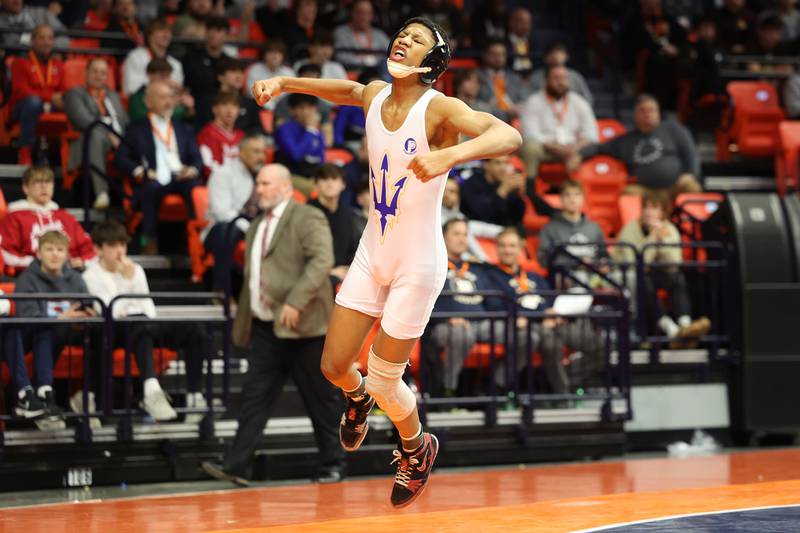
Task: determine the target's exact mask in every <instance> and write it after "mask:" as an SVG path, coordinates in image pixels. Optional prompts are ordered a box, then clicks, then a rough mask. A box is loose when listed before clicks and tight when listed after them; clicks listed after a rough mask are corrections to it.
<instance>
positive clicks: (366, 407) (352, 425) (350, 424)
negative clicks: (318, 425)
mask: <svg viewBox="0 0 800 533" xmlns="http://www.w3.org/2000/svg"><path fill="white" fill-rule="evenodd" d="M373 405H375V398H373V397H372V396H370V395H369V394H367V393H366V392H365V393H364V398H363V399H361V401H358V402H357V401H355V400H353V399H352V398H350V397H349V396H348V397H347V408H346V409H345V411H344V413H343V414H342V421H341V422H339V443H340V444H341V445H342V448H344V449H345V450H347V451H348V452H354V451H356V450H357V449H358V447H359V446H361V443H362V442H364V437H366V436H367V431H369V422H368V421H367V415H369V412H370V411H371V410H372V406H373Z"/></svg>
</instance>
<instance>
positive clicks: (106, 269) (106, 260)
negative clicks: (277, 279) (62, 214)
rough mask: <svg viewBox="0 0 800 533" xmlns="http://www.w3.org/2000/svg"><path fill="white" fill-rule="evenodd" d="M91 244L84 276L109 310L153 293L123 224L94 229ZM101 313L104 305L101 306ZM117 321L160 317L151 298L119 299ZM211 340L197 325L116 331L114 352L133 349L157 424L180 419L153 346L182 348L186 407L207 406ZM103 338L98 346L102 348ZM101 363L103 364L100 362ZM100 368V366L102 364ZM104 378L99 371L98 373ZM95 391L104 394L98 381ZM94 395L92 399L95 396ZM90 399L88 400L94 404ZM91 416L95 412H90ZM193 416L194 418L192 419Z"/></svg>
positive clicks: (139, 326)
mask: <svg viewBox="0 0 800 533" xmlns="http://www.w3.org/2000/svg"><path fill="white" fill-rule="evenodd" d="M92 241H93V242H94V245H95V249H96V250H97V257H98V261H97V262H96V263H94V264H93V265H92V266H90V267H89V268H87V269H86V271H85V272H84V273H83V281H84V282H85V283H86V286H87V287H88V291H89V292H90V293H91V294H92V295H93V296H97V297H98V298H100V300H102V301H103V303H104V304H106V305H109V304H110V303H111V300H113V299H114V298H116V297H117V296H119V295H120V294H149V293H150V287H149V285H148V283H147V276H146V275H145V273H144V269H143V268H142V267H141V266H140V265H138V264H136V263H134V262H133V261H132V260H131V259H130V258H129V257H128V233H127V231H126V230H125V227H124V226H123V225H122V224H120V223H119V222H116V221H113V220H107V221H105V222H101V223H99V224H97V225H96V226H95V227H94V230H93V231H92ZM96 309H99V306H97V305H96ZM111 313H112V315H113V317H114V318H115V319H121V318H130V317H147V318H150V319H154V318H156V316H157V313H156V307H155V304H154V303H153V300H151V299H150V298H131V299H127V300H118V301H116V302H115V303H114V305H113V306H112V308H111ZM206 337H207V335H206V333H205V331H204V330H203V329H202V328H201V327H199V326H198V325H197V323H193V322H186V323H178V324H176V323H158V322H136V323H132V324H115V325H114V327H113V329H112V331H111V341H110V342H111V346H112V348H123V347H126V346H132V348H133V354H134V356H135V357H136V366H137V367H138V368H139V375H140V377H141V379H142V382H143V385H142V386H143V400H142V407H143V408H144V410H145V411H146V412H147V414H149V415H150V416H152V417H153V418H154V419H155V420H157V421H165V420H174V419H176V418H177V417H178V415H177V413H175V410H174V409H173V408H172V406H171V405H170V402H169V400H168V399H167V395H166V394H165V393H164V391H163V390H162V388H161V384H160V383H159V382H158V378H156V373H155V365H154V358H155V354H154V353H153V347H154V345H155V340H156V339H159V340H160V341H161V342H162V343H164V344H163V346H166V347H171V348H174V349H177V351H178V352H179V353H180V354H181V356H182V358H183V359H184V361H186V384H187V385H186V386H187V390H188V393H187V402H186V404H187V405H186V406H187V407H197V408H203V407H206V401H205V398H204V397H203V395H202V393H201V392H200V385H201V381H202V375H203V358H202V354H203V350H204V349H206V345H207V339H206ZM101 342H102V337H101V336H99V335H98V336H97V337H96V340H95V343H96V345H98V346H100V345H101ZM98 363H99V361H98ZM98 367H99V365H98ZM95 374H99V372H95ZM94 388H95V391H100V390H101V387H100V381H99V380H96V384H95V387H94ZM92 396H93V395H92ZM91 399H92V398H91V397H90V399H89V401H90V405H91ZM90 412H91V409H90ZM189 417H191V418H189ZM187 422H195V423H196V422H199V420H198V419H197V415H188V416H187Z"/></svg>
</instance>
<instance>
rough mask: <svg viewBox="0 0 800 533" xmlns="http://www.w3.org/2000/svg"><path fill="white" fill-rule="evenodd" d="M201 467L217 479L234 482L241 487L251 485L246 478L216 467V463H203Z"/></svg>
mask: <svg viewBox="0 0 800 533" xmlns="http://www.w3.org/2000/svg"><path fill="white" fill-rule="evenodd" d="M200 468H202V469H203V472H205V473H206V474H208V475H209V476H211V477H213V478H214V479H216V480H219V481H229V482H231V483H233V484H234V485H238V486H240V487H249V486H250V482H249V481H247V480H246V479H244V478H241V477H239V476H232V475H230V474H228V473H227V472H225V471H224V470H221V469H219V468H217V467H215V466H214V465H210V464H208V463H203V464H201V465H200Z"/></svg>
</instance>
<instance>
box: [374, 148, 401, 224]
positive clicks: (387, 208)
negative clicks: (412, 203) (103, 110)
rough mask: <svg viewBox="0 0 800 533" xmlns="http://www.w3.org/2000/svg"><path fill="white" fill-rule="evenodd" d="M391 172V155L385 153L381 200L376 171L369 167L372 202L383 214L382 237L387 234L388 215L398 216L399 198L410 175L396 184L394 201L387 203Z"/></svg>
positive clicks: (382, 165) (376, 209)
mask: <svg viewBox="0 0 800 533" xmlns="http://www.w3.org/2000/svg"><path fill="white" fill-rule="evenodd" d="M388 172H389V157H388V156H387V155H386V154H384V155H383V161H381V195H380V200H378V185H377V184H376V183H375V172H374V171H373V170H372V167H370V169H369V175H370V179H371V180H372V203H373V205H374V206H375V211H377V212H378V213H379V214H380V216H381V219H380V220H381V238H383V236H384V235H385V234H386V224H388V220H387V217H388V216H389V215H391V216H393V217H396V216H397V198H398V197H399V196H400V191H401V190H402V189H403V186H404V185H405V184H406V180H407V179H408V176H403V177H402V178H400V179H399V180H397V183H395V184H394V187H395V189H394V195H393V196H392V201H391V202H389V203H388V204H387V203H386V174H387V173H388Z"/></svg>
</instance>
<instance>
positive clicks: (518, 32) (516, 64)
mask: <svg viewBox="0 0 800 533" xmlns="http://www.w3.org/2000/svg"><path fill="white" fill-rule="evenodd" d="M532 28H533V16H532V15H531V12H530V11H528V10H527V9H525V8H524V7H518V8H516V9H515V10H514V11H512V12H511V14H510V15H509V17H508V35H507V37H506V39H507V41H506V47H507V49H508V68H510V69H511V70H513V71H514V72H516V73H517V74H519V75H521V76H525V75H527V74H529V73H530V72H531V71H532V70H533V57H534V49H533V40H532V39H531V29H532Z"/></svg>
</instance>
